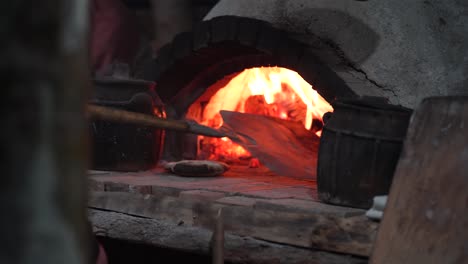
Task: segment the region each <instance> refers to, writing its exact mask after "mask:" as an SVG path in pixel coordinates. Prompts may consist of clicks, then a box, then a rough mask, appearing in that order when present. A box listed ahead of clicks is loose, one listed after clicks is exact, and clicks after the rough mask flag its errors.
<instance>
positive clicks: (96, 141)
mask: <svg viewBox="0 0 468 264" xmlns="http://www.w3.org/2000/svg"><path fill="white" fill-rule="evenodd" d="M91 103H92V104H96V105H101V106H108V107H113V108H118V109H123V110H127V111H132V112H138V113H144V114H150V115H156V116H158V117H163V115H164V109H163V105H162V102H161V100H160V99H159V97H158V96H157V94H156V92H155V90H154V83H153V82H147V81H142V80H132V79H115V78H111V77H103V78H99V79H95V80H94V94H93V97H92V98H91ZM90 130H91V142H92V146H91V147H92V150H93V151H92V153H93V159H92V168H93V169H99V170H113V171H140V170H147V169H151V168H153V167H154V166H155V165H156V163H157V161H158V159H159V157H160V153H161V149H162V144H163V142H162V141H163V130H161V129H155V128H150V127H143V126H137V125H132V124H119V123H115V122H109V121H104V120H95V121H93V122H92V123H91V125H90Z"/></svg>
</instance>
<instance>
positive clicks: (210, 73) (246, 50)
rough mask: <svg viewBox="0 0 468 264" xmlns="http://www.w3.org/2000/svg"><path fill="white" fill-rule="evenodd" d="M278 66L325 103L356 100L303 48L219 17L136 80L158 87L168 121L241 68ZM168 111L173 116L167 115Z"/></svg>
mask: <svg viewBox="0 0 468 264" xmlns="http://www.w3.org/2000/svg"><path fill="white" fill-rule="evenodd" d="M270 65H274V66H281V67H285V68H289V69H292V70H295V71H297V72H298V73H299V74H301V76H302V77H303V78H304V79H305V80H306V81H308V82H309V83H311V84H312V85H313V86H314V88H315V89H316V90H317V91H318V92H319V93H320V94H321V95H322V96H323V97H324V98H325V99H327V100H328V101H332V100H334V99H335V98H336V97H353V96H355V95H356V94H355V93H354V92H353V91H352V89H350V88H349V87H348V85H347V84H346V82H344V81H343V80H342V79H341V78H340V77H339V76H338V75H337V74H336V73H335V71H333V70H332V69H331V68H330V67H329V66H328V65H327V64H325V63H322V62H321V61H320V59H319V58H318V57H317V56H315V55H314V54H313V52H312V51H311V50H310V49H309V47H308V46H307V45H304V44H302V43H301V42H299V41H297V40H294V39H292V38H290V37H289V33H287V32H284V31H281V30H278V29H275V28H273V27H272V26H271V25H270V24H269V23H267V22H264V21H260V20H257V19H251V18H245V17H234V16H223V17H217V18H214V19H212V20H208V21H203V22H202V23H201V24H199V25H198V26H197V27H195V28H194V30H193V32H185V33H181V34H179V35H177V36H176V37H175V39H174V40H173V41H172V42H171V43H169V44H167V45H165V46H164V47H162V48H161V49H160V50H159V52H158V54H157V56H156V58H155V59H154V60H152V61H151V62H150V63H148V64H147V65H146V66H145V67H144V72H143V73H142V74H141V75H140V76H138V77H139V78H143V79H148V80H153V81H156V82H157V91H158V94H159V95H160V97H161V98H162V99H163V100H164V101H165V102H166V103H167V104H168V107H169V108H170V109H169V111H168V112H169V113H168V114H169V115H172V116H171V117H174V118H181V117H183V115H184V114H185V112H186V110H187V108H188V107H189V106H190V105H191V104H192V103H193V102H194V101H195V100H196V99H197V98H198V97H199V96H201V95H202V94H203V92H204V91H205V90H206V89H207V88H208V87H209V86H210V85H212V84H214V83H215V82H216V81H218V80H220V79H222V78H223V77H224V76H227V75H230V74H232V73H236V72H240V71H242V70H244V69H245V68H251V67H257V66H270ZM171 111H173V112H172V113H171Z"/></svg>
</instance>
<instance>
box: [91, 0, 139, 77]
mask: <svg viewBox="0 0 468 264" xmlns="http://www.w3.org/2000/svg"><path fill="white" fill-rule="evenodd" d="M90 8H91V27H90V32H91V35H90V48H89V49H90V57H91V58H90V63H91V70H92V71H93V72H98V71H101V70H103V69H104V68H105V67H106V66H107V65H109V64H111V63H113V62H116V61H118V62H121V63H127V64H131V63H132V62H133V59H134V57H135V55H136V54H137V52H138V47H139V42H140V39H139V37H140V36H139V32H138V30H137V25H136V22H135V16H134V15H133V14H132V13H131V11H130V10H128V9H127V7H126V6H125V5H124V4H123V2H122V1H121V0H92V1H91V2H90Z"/></svg>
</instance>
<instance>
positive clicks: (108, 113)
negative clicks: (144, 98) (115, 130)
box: [88, 105, 191, 132]
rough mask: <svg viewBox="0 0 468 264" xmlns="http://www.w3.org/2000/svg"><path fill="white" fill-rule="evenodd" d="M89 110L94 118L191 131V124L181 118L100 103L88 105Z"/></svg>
mask: <svg viewBox="0 0 468 264" xmlns="http://www.w3.org/2000/svg"><path fill="white" fill-rule="evenodd" d="M88 112H89V114H90V117H91V118H92V119H100V120H106V121H112V122H117V123H125V124H135V125H141V126H149V127H155V128H161V129H170V130H177V131H185V132H191V131H190V126H189V124H188V123H187V122H184V121H179V120H167V119H163V118H158V117H155V116H151V115H147V114H141V113H135V112H130V111H125V110H121V109H116V108H111V107H106V106H98V105H88Z"/></svg>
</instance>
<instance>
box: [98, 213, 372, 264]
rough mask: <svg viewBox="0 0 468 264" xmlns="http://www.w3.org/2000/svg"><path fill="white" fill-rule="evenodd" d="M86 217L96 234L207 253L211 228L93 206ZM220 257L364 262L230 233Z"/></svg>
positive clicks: (256, 260) (316, 263) (315, 262)
mask: <svg viewBox="0 0 468 264" xmlns="http://www.w3.org/2000/svg"><path fill="white" fill-rule="evenodd" d="M89 219H90V220H91V222H92V225H93V229H94V231H95V233H96V234H97V235H98V236H104V237H109V238H115V239H123V240H128V241H135V242H139V243H145V244H150V245H154V246H157V247H165V248H171V249H176V250H181V251H186V252H187V251H188V252H195V253H198V254H204V255H208V254H210V251H209V250H210V238H211V235H212V231H211V230H209V229H205V228H200V227H191V226H187V225H185V224H184V223H178V224H174V223H171V222H166V221H162V220H156V219H150V218H142V217H137V216H131V215H127V214H122V213H116V212H109V211H102V210H94V209H90V210H89ZM224 260H225V261H227V262H229V263H291V264H300V263H309V264H341V263H347V264H363V263H367V260H366V259H363V258H358V257H351V256H347V255H342V254H334V253H328V252H323V251H316V250H311V249H304V248H298V247H293V246H288V245H281V244H276V243H271V242H267V241H262V240H257V239H254V238H252V237H248V236H247V237H241V236H237V235H233V234H226V235H225V243H224Z"/></svg>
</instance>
